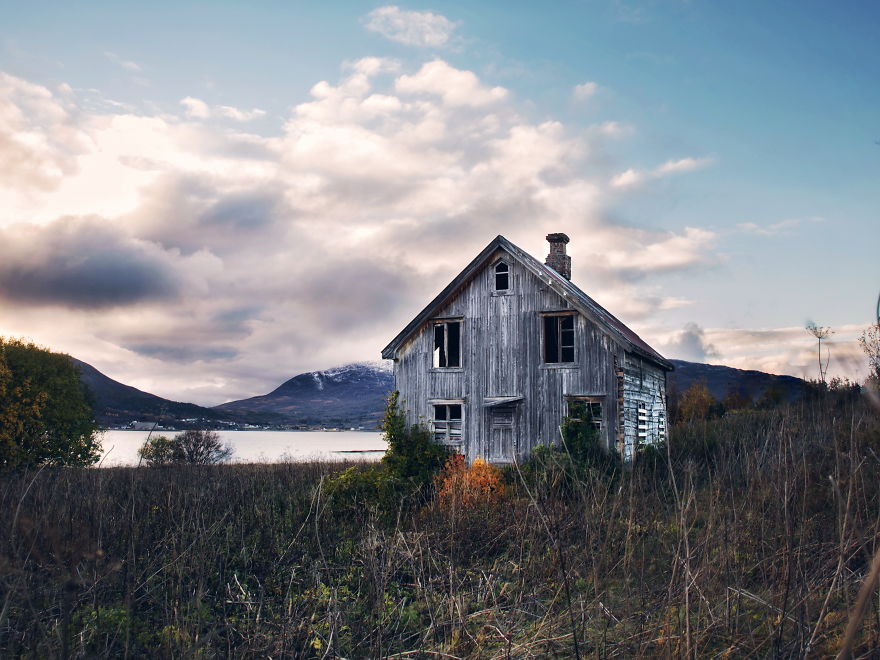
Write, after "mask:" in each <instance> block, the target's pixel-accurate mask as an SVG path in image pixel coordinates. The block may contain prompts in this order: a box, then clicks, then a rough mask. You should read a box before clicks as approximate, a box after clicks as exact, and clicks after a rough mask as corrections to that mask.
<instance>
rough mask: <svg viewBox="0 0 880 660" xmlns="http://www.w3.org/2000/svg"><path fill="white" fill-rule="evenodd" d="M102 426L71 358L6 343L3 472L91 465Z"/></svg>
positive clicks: (0, 357) (0, 431) (0, 443)
mask: <svg viewBox="0 0 880 660" xmlns="http://www.w3.org/2000/svg"><path fill="white" fill-rule="evenodd" d="M100 454H101V443H100V441H99V439H98V424H97V422H96V421H95V419H94V414H93V412H92V407H91V405H90V403H89V397H88V393H87V392H86V390H85V388H84V387H83V385H82V384H81V383H80V380H79V372H78V370H77V368H76V367H75V366H74V364H73V363H72V362H71V361H70V357H69V356H67V355H64V354H61V353H53V352H52V351H49V350H47V349H44V348H40V347H39V346H36V345H34V344H32V343H29V342H24V341H21V340H17V339H2V338H0V468H14V467H25V466H34V465H44V464H47V465H56V466H62V465H91V464H92V463H95V462H96V461H97V460H98V458H99V457H100Z"/></svg>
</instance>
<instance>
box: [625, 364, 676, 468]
mask: <svg viewBox="0 0 880 660" xmlns="http://www.w3.org/2000/svg"><path fill="white" fill-rule="evenodd" d="M665 437H666V372H665V371H663V370H662V369H660V368H659V367H657V366H655V365H654V364H652V363H651V362H649V361H647V360H644V359H642V358H641V357H639V356H638V355H632V354H630V353H627V354H626V359H625V361H624V369H623V447H622V448H621V451H622V454H623V456H624V458H626V459H630V458H632V457H633V455H634V450H635V447H636V446H638V445H640V444H641V445H646V444H647V445H650V444H656V443H658V442H660V441H662V440H663V439H664V438H665Z"/></svg>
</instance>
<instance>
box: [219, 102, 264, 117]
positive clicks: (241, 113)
mask: <svg viewBox="0 0 880 660" xmlns="http://www.w3.org/2000/svg"><path fill="white" fill-rule="evenodd" d="M217 113H218V114H219V115H220V116H222V117H226V118H227V119H234V120H235V121H252V120H254V119H259V118H260V117H263V116H265V115H266V111H265V110H260V109H259V108H251V109H250V110H241V109H239V108H233V107H232V106H230V105H221V106H220V107H219V108H217Z"/></svg>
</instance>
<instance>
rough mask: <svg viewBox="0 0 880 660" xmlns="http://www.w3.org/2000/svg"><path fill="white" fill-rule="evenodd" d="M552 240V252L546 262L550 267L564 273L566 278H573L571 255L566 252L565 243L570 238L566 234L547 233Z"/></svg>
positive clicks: (549, 239)
mask: <svg viewBox="0 0 880 660" xmlns="http://www.w3.org/2000/svg"><path fill="white" fill-rule="evenodd" d="M547 240H548V241H549V242H550V254H548V255H547V260H546V261H545V262H544V263H545V264H547V265H548V266H550V268H552V269H553V270H555V271H556V272H557V273H559V274H560V275H562V276H563V277H564V278H565V279H567V280H570V279H571V257H569V256H568V255H567V254H565V244H566V243H568V241H569V238H568V236H566V235H565V234H547Z"/></svg>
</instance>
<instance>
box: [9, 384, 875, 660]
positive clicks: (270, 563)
mask: <svg viewBox="0 0 880 660" xmlns="http://www.w3.org/2000/svg"><path fill="white" fill-rule="evenodd" d="M557 458H558V456H557V455H556V454H553V453H545V454H543V456H542V458H541V461H542V462H539V463H538V464H534V463H533V464H531V465H526V466H522V468H521V469H516V468H511V469H509V470H507V471H506V476H507V485H506V487H505V489H504V491H503V493H501V494H500V495H498V496H497V497H496V496H493V497H488V498H482V499H481V500H480V501H479V502H478V503H477V504H476V505H475V506H471V507H466V508H461V507H448V506H443V505H442V504H441V503H440V501H438V500H437V499H434V500H431V501H428V503H427V504H422V502H423V501H424V499H419V498H415V497H409V498H404V499H403V500H401V501H400V502H399V504H398V506H397V508H396V509H395V510H394V511H388V510H387V509H386V510H381V511H380V510H378V508H377V507H375V506H372V507H371V506H369V504H363V505H362V506H359V507H357V508H355V507H349V506H343V504H344V503H342V502H338V501H337V500H336V499H335V496H328V493H327V489H326V488H324V487H323V484H324V483H326V482H327V481H328V478H329V477H331V473H332V472H334V471H336V470H338V469H339V468H338V467H336V466H331V465H327V464H282V465H264V466H258V465H219V466H170V467H167V468H164V469H161V470H155V469H148V468H141V469H135V468H113V469H79V468H73V469H43V470H41V471H39V472H37V471H30V472H15V473H7V474H5V475H3V476H2V477H0V507H2V510H3V511H6V512H9V515H7V516H5V517H4V518H3V519H2V521H0V574H2V575H0V580H2V581H0V655H3V656H4V657H17V656H22V655H28V656H30V655H36V656H59V655H60V656H64V655H69V656H76V657H85V656H89V657H92V656H113V657H117V656H119V657H121V656H124V655H128V656H140V655H155V656H159V657H163V656H164V657H172V656H183V655H187V656H190V655H194V656H199V655H200V656H205V657H207V656H220V655H226V656H232V655H234V656H260V657H265V656H272V657H316V658H325V657H326V658H331V657H338V656H343V657H383V656H392V657H398V658H403V657H408V658H417V657H422V658H428V657H434V658H438V657H447V658H448V657H458V658H465V657H473V658H492V657H498V658H503V657H516V658H528V657H548V656H551V657H552V656H556V657H574V656H576V655H580V656H608V657H612V656H613V657H639V656H649V657H653V656H658V655H659V656H667V657H714V656H718V655H721V656H725V657H728V656H737V657H742V656H749V655H756V656H759V657H765V656H775V657H803V656H805V655H810V656H826V655H833V654H834V653H836V652H837V651H838V649H839V648H840V646H841V643H842V638H843V635H844V631H845V630H846V626H847V623H848V620H849V613H850V611H851V609H852V608H853V606H854V601H855V599H856V596H857V594H858V591H859V587H860V585H861V583H862V580H863V578H864V577H865V575H866V574H867V572H868V570H869V566H870V563H871V558H872V556H873V555H874V553H875V550H876V549H877V545H878V532H880V501H878V500H880V492H878V488H877V484H878V483H880V422H878V414H877V412H876V410H875V409H873V408H872V407H871V406H870V405H869V403H867V402H866V401H865V400H864V399H863V398H862V397H861V396H860V395H859V394H858V392H856V391H854V390H852V389H846V390H845V391H841V392H835V391H821V392H816V393H815V394H814V395H813V396H812V398H810V399H808V400H806V401H804V402H802V403H800V404H797V405H794V406H786V407H780V408H778V409H772V410H747V411H743V412H740V413H737V414H734V415H730V414H728V415H726V416H724V417H721V418H716V419H709V420H700V421H695V422H692V423H682V424H679V425H677V426H675V427H674V428H673V429H671V440H670V444H669V447H668V448H664V449H663V451H662V452H657V451H652V452H647V453H645V454H644V455H643V456H641V457H640V460H639V461H638V462H637V463H636V465H635V467H634V469H633V470H632V471H631V472H628V473H622V472H620V471H619V470H617V469H610V470H606V469H585V470H580V471H577V472H572V471H571V470H570V464H569V463H566V462H565V461H564V460H558V461H557V460H556V459H557ZM356 469H357V468H356ZM328 497H329V499H328ZM389 513H390V514H391V515H389ZM871 593H872V594H873V595H872V596H871V598H869V599H868V600H867V601H866V602H867V603H868V604H867V611H866V613H865V617H864V621H863V622H862V623H861V627H860V628H858V627H856V630H857V631H858V632H857V636H856V638H855V649H856V655H862V656H864V655H865V654H866V653H871V652H872V649H876V648H877V647H878V646H880V608H878V598H877V592H876V589H874V590H873V592H871ZM429 651H430V652H431V653H428V652H429Z"/></svg>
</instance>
